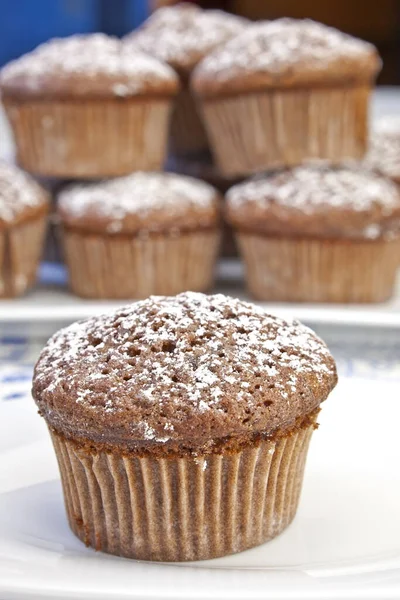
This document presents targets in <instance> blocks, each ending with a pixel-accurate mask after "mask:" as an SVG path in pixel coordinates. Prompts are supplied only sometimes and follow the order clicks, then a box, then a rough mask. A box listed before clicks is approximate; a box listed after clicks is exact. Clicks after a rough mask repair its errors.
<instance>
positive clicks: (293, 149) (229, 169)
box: [202, 87, 370, 176]
mask: <svg viewBox="0 0 400 600" xmlns="http://www.w3.org/2000/svg"><path fill="white" fill-rule="evenodd" d="M369 94H370V89H369V87H355V88H338V89H324V88H322V89H313V88H310V89H285V90H279V89H276V90H268V91H265V92H260V93H249V94H242V95H237V96H233V97H232V96H230V97H222V98H218V99H213V100H209V99H204V100H203V101H202V111H203V114H204V120H205V124H206V127H207V131H208V136H209V139H210V143H211V147H212V150H213V152H214V154H215V158H216V161H217V164H218V166H219V168H220V170H221V171H222V173H224V174H225V175H227V176H235V175H245V174H247V173H252V172H256V171H262V170H264V169H272V168H277V167H283V166H291V165H297V164H300V163H301V162H303V161H304V160H312V159H328V160H330V161H332V162H333V163H338V162H341V161H342V160H343V159H346V158H349V159H360V158H362V157H363V155H364V153H365V151H366V147H367V134H368V129H367V117H368V99H369Z"/></svg>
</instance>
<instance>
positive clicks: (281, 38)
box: [199, 18, 375, 80]
mask: <svg viewBox="0 0 400 600" xmlns="http://www.w3.org/2000/svg"><path fill="white" fill-rule="evenodd" d="M374 52H375V50H374V47H373V46H372V44H369V43H368V42H364V41H362V40H359V39H356V38H353V37H351V36H349V35H346V34H345V33H342V32H341V31H338V30H337V29H334V28H332V27H327V26H325V25H322V24H321V23H317V22H315V21H312V20H309V19H304V20H296V19H288V18H284V19H277V20H275V21H260V22H259V23H256V24H254V25H252V26H250V27H248V28H247V29H246V30H245V31H244V32H243V33H242V34H241V35H239V36H237V37H235V38H233V39H232V40H230V41H228V42H227V43H226V44H224V45H223V46H222V47H221V48H218V49H217V50H215V51H214V52H213V53H211V54H210V55H209V56H207V57H206V58H205V59H204V60H203V61H202V63H201V65H199V73H201V74H207V75H210V76H215V77H218V78H220V79H225V80H231V79H232V78H233V77H236V76H238V75H240V74H241V73H243V72H255V73H257V72H268V73H271V74H274V75H278V74H281V75H282V74H284V73H289V72H290V69H292V68H293V67H294V66H295V65H299V64H301V63H303V64H304V66H305V68H306V69H307V70H308V71H312V70H319V69H321V68H322V69H323V70H324V71H326V70H327V69H329V65H330V63H331V62H333V61H334V62H335V63H336V62H337V61H338V59H339V60H340V59H343V60H345V61H349V60H351V59H359V58H363V57H365V56H369V55H370V54H371V53H374Z"/></svg>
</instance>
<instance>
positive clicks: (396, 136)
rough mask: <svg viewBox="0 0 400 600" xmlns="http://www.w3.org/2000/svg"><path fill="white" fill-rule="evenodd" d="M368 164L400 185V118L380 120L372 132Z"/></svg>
mask: <svg viewBox="0 0 400 600" xmlns="http://www.w3.org/2000/svg"><path fill="white" fill-rule="evenodd" d="M365 161H366V164H367V165H368V166H369V167H371V168H372V169H375V170H376V171H378V172H379V173H381V174H382V175H385V176H386V177H390V178H391V179H393V180H394V181H395V182H396V183H400V118H399V117H397V116H392V117H384V118H383V119H380V120H379V121H378V122H377V123H376V124H375V126H374V127H373V129H372V131H371V136H370V146H369V150H368V154H367V156H366V159H365Z"/></svg>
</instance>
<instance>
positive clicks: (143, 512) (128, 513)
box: [51, 424, 314, 561]
mask: <svg viewBox="0 0 400 600" xmlns="http://www.w3.org/2000/svg"><path fill="white" fill-rule="evenodd" d="M313 428H314V426H313V425H312V424H311V425H309V424H308V425H307V426H305V427H304V428H300V429H297V430H295V431H294V432H292V433H291V434H289V435H287V436H286V437H282V438H280V439H278V440H277V441H263V442H261V443H260V444H259V445H257V446H255V447H248V448H246V449H244V450H242V451H239V452H236V453H231V454H226V455H224V454H214V455H210V456H206V457H198V458H193V457H185V458H144V457H143V458H140V457H128V456H125V457H123V456H120V455H117V454H106V453H105V452H101V451H99V452H98V453H96V452H94V453H88V452H86V451H85V450H83V449H82V448H79V447H78V446H77V445H76V444H75V443H74V442H72V441H68V440H66V439H65V438H63V437H61V436H59V435H58V434H56V433H54V432H51V435H52V439H53V444H54V448H55V452H56V455H57V458H58V463H59V467H60V472H61V479H62V485H63V490H64V499H65V506H66V510H67V515H68V520H69V523H70V526H71V528H72V530H73V531H74V533H75V534H76V535H77V536H78V537H79V538H80V539H81V540H82V541H83V542H84V543H85V544H87V545H90V546H93V547H94V548H96V549H97V550H102V551H104V552H108V553H111V554H117V555H121V556H126V557H131V558H136V559H143V560H158V561H187V560H202V559H208V558H213V557H217V556H223V555H227V554H231V553H235V552H240V551H242V550H245V549H246V548H250V547H252V546H256V545H258V544H261V543H263V542H265V541H267V540H269V539H271V538H273V537H274V536H276V535H278V534H279V533H280V532H281V531H282V530H283V529H285V527H287V526H288V525H289V523H290V522H291V521H292V519H293V518H294V515H295V513H296V509H297V505H298V501H299V496H300V491H301V486H302V481H303V472H304V466H305V461H306V455H307V449H308V444H309V441H310V437H311V434H312V432H313Z"/></svg>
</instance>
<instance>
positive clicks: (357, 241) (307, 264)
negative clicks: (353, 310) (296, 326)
mask: <svg viewBox="0 0 400 600" xmlns="http://www.w3.org/2000/svg"><path fill="white" fill-rule="evenodd" d="M226 218H227V219H228V221H229V222H230V223H231V225H232V226H233V228H234V229H235V231H236V234H237V239H238V243H239V246H240V250H241V253H242V255H243V258H244V262H245V266H246V273H247V283H248V286H249V289H250V291H251V293H252V294H253V295H254V296H255V297H256V298H259V299H262V300H283V301H300V302H303V301H304V302H382V301H384V300H386V299H388V298H389V297H390V296H391V294H392V292H393V285H394V281H395V275H396V270H397V266H398V255H399V250H400V195H399V192H398V190H397V188H396V186H395V185H394V184H393V183H392V182H391V181H390V180H387V179H385V178H383V177H381V176H379V175H377V174H376V173H374V172H373V171H368V170H364V169H361V168H360V167H358V166H347V167H338V168H336V169H333V168H329V167H327V166H322V165H314V166H313V165H304V166H301V167H296V168H294V169H289V170H285V171H281V172H279V173H276V174H273V175H270V176H264V177H259V178H254V179H253V180H251V179H250V180H248V181H247V182H245V183H243V184H239V185H237V186H234V187H233V188H231V189H230V190H229V192H228V193H227V212H226Z"/></svg>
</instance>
